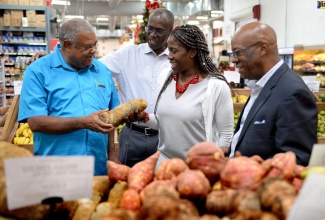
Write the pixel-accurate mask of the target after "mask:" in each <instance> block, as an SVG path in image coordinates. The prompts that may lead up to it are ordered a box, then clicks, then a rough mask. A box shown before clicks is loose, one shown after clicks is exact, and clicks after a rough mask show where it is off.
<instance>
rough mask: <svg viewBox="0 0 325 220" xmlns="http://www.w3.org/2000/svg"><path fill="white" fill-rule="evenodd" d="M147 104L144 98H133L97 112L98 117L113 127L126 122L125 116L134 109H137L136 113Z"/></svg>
mask: <svg viewBox="0 0 325 220" xmlns="http://www.w3.org/2000/svg"><path fill="white" fill-rule="evenodd" d="M147 106H148V103H147V102H146V101H145V100H144V99H133V100H131V101H129V102H125V103H123V104H120V105H119V106H117V107H116V108H114V109H112V110H111V111H108V112H103V113H101V114H99V116H98V117H99V119H100V120H102V121H103V122H106V123H107V124H112V125H113V126H114V127H118V126H119V125H121V124H123V123H125V122H126V118H127V117H128V116H129V115H130V114H132V113H133V112H134V111H135V110H138V113H140V112H142V111H143V110H145V109H146V108H147Z"/></svg>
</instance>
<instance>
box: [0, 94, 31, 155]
mask: <svg viewBox="0 0 325 220" xmlns="http://www.w3.org/2000/svg"><path fill="white" fill-rule="evenodd" d="M19 98H20V96H19V95H16V96H14V98H13V101H12V103H11V106H10V108H9V112H8V116H7V120H6V123H5V125H4V129H3V132H2V134H1V136H0V140H3V141H7V142H10V143H13V139H14V137H15V133H16V130H17V129H18V126H19V123H18V121H17V120H18V108H19ZM17 146H20V147H22V148H25V149H27V150H29V151H30V152H31V153H34V145H33V144H19V145H17Z"/></svg>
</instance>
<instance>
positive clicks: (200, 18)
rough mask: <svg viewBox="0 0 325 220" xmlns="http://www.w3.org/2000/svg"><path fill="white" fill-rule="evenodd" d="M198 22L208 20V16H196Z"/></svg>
mask: <svg viewBox="0 0 325 220" xmlns="http://www.w3.org/2000/svg"><path fill="white" fill-rule="evenodd" d="M196 19H198V20H208V16H196Z"/></svg>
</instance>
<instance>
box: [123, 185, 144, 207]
mask: <svg viewBox="0 0 325 220" xmlns="http://www.w3.org/2000/svg"><path fill="white" fill-rule="evenodd" d="M120 208H124V209H127V210H132V211H136V210H140V208H141V199H140V195H139V193H138V192H137V191H136V190H134V189H127V190H125V191H124V193H123V195H122V198H121V202H120Z"/></svg>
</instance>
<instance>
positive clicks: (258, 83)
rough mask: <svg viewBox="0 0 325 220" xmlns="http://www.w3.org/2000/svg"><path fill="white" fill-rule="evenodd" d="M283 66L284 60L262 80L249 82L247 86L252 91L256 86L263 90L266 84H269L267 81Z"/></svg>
mask: <svg viewBox="0 0 325 220" xmlns="http://www.w3.org/2000/svg"><path fill="white" fill-rule="evenodd" d="M282 64H283V60H282V59H280V61H279V62H278V63H277V64H275V65H274V66H273V67H272V68H271V69H270V70H269V71H268V72H267V73H266V74H265V75H264V76H263V77H262V78H261V79H260V80H258V81H257V80H249V81H248V83H247V86H248V87H249V88H250V89H251V90H252V89H253V88H254V87H255V85H256V86H258V87H260V88H263V87H264V86H265V84H266V83H267V81H268V80H269V79H270V78H271V77H272V76H273V74H274V73H275V71H277V69H279V68H280V66H281V65H282Z"/></svg>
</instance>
